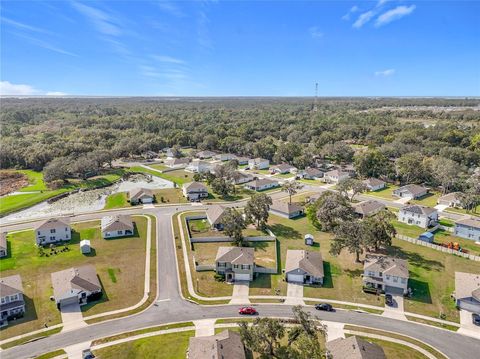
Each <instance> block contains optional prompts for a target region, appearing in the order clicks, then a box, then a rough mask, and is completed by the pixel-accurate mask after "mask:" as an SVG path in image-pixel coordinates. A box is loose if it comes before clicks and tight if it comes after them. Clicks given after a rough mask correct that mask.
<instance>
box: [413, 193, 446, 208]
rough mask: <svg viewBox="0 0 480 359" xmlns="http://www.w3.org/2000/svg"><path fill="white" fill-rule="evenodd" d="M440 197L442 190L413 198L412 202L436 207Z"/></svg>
mask: <svg viewBox="0 0 480 359" xmlns="http://www.w3.org/2000/svg"><path fill="white" fill-rule="evenodd" d="M439 197H440V192H430V193H427V194H426V195H425V196H423V197H422V198H420V199H412V200H411V201H410V202H411V203H415V204H421V205H422V206H427V207H435V206H436V205H437V200H438V198H439Z"/></svg>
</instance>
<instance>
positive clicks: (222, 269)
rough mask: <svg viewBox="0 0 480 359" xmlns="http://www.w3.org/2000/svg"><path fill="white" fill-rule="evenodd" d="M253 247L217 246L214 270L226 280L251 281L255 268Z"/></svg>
mask: <svg viewBox="0 0 480 359" xmlns="http://www.w3.org/2000/svg"><path fill="white" fill-rule="evenodd" d="M254 257H255V249H254V248H250V247H219V248H218V251H217V257H216V258H215V271H216V272H217V273H218V274H222V275H224V276H225V280H226V281H227V282H235V281H241V280H246V281H251V280H253V272H254V269H255V262H254Z"/></svg>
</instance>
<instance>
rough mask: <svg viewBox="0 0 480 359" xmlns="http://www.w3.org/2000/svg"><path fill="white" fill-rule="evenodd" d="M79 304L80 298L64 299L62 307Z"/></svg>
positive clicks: (61, 302)
mask: <svg viewBox="0 0 480 359" xmlns="http://www.w3.org/2000/svg"><path fill="white" fill-rule="evenodd" d="M76 303H78V297H77V296H75V297H70V298H64V299H61V300H60V307H65V306H66V305H69V304H76Z"/></svg>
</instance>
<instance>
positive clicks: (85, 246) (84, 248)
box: [80, 239, 92, 254]
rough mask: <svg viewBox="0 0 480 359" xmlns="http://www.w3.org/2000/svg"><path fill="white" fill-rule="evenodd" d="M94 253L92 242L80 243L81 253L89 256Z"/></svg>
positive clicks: (84, 240)
mask: <svg viewBox="0 0 480 359" xmlns="http://www.w3.org/2000/svg"><path fill="white" fill-rule="evenodd" d="M91 252H92V247H91V245H90V240H88V239H82V240H81V241H80V253H82V254H89V253H91Z"/></svg>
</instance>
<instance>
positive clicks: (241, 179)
mask: <svg viewBox="0 0 480 359" xmlns="http://www.w3.org/2000/svg"><path fill="white" fill-rule="evenodd" d="M253 178H254V177H253V176H252V175H251V174H250V173H246V172H240V171H235V172H234V173H233V175H232V182H233V184H237V185H238V184H243V183H247V182H250V181H253Z"/></svg>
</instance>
